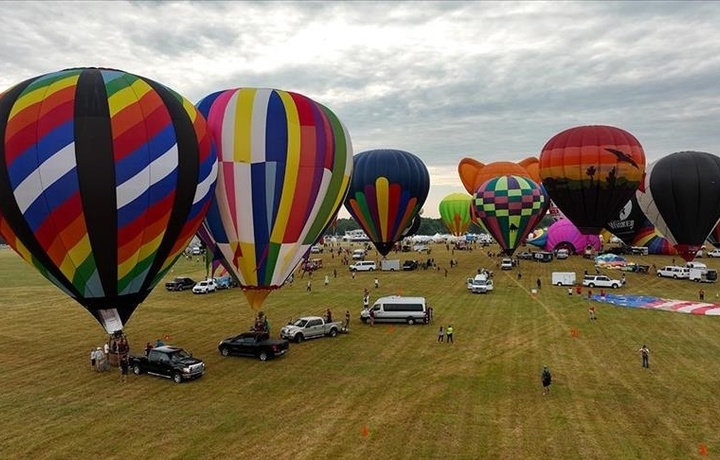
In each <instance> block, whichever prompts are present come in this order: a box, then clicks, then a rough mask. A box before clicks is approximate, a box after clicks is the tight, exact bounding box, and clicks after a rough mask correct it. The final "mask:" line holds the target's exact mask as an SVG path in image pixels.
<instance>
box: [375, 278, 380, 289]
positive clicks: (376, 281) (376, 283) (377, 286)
mask: <svg viewBox="0 0 720 460" xmlns="http://www.w3.org/2000/svg"><path fill="white" fill-rule="evenodd" d="M379 287H380V281H378V279H377V278H375V289H377V288H379Z"/></svg>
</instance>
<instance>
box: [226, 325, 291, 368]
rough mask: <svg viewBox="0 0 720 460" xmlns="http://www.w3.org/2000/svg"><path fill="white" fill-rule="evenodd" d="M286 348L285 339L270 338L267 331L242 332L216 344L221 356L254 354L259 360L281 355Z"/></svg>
mask: <svg viewBox="0 0 720 460" xmlns="http://www.w3.org/2000/svg"><path fill="white" fill-rule="evenodd" d="M288 349H289V345H288V341H287V340H279V339H271V338H270V334H268V333H267V332H243V333H242V334H239V335H236V336H234V337H228V338H227V339H224V340H223V341H221V342H220V343H219V344H218V350H220V353H221V354H222V355H223V356H228V355H239V356H256V357H257V358H258V359H260V361H267V360H268V359H269V358H274V357H276V356H282V355H284V354H285V353H287V351H288Z"/></svg>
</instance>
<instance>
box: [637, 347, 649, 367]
mask: <svg viewBox="0 0 720 460" xmlns="http://www.w3.org/2000/svg"><path fill="white" fill-rule="evenodd" d="M638 351H639V352H640V356H642V367H648V368H649V367H650V362H649V359H650V350H649V349H648V347H647V345H643V346H642V347H641V348H640V350H638Z"/></svg>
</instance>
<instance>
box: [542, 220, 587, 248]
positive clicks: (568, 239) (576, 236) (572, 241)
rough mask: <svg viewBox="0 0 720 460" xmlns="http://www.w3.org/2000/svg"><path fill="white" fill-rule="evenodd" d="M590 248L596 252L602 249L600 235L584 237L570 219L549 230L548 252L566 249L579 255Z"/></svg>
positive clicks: (556, 224) (554, 225) (557, 223)
mask: <svg viewBox="0 0 720 460" xmlns="http://www.w3.org/2000/svg"><path fill="white" fill-rule="evenodd" d="M588 246H592V248H593V249H595V251H599V250H600V248H601V244H600V237H599V236H598V235H583V234H582V233H580V230H578V228H577V227H576V226H575V225H574V224H573V223H572V222H571V221H570V219H561V220H559V221H557V222H554V223H553V224H552V225H550V227H548V229H547V241H546V242H545V250H547V251H554V250H556V249H561V248H565V249H568V250H569V251H570V252H571V253H573V254H579V253H580V252H582V251H583V250H584V249H585V248H587V247H588Z"/></svg>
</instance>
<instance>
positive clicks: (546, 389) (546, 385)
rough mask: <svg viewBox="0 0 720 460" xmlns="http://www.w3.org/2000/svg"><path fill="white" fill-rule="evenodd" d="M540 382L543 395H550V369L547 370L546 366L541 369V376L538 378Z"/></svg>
mask: <svg viewBox="0 0 720 460" xmlns="http://www.w3.org/2000/svg"><path fill="white" fill-rule="evenodd" d="M540 380H541V381H542V386H543V394H544V395H549V394H550V384H552V374H551V373H550V369H548V368H547V366H544V367H543V370H542V374H541V376H540Z"/></svg>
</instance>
